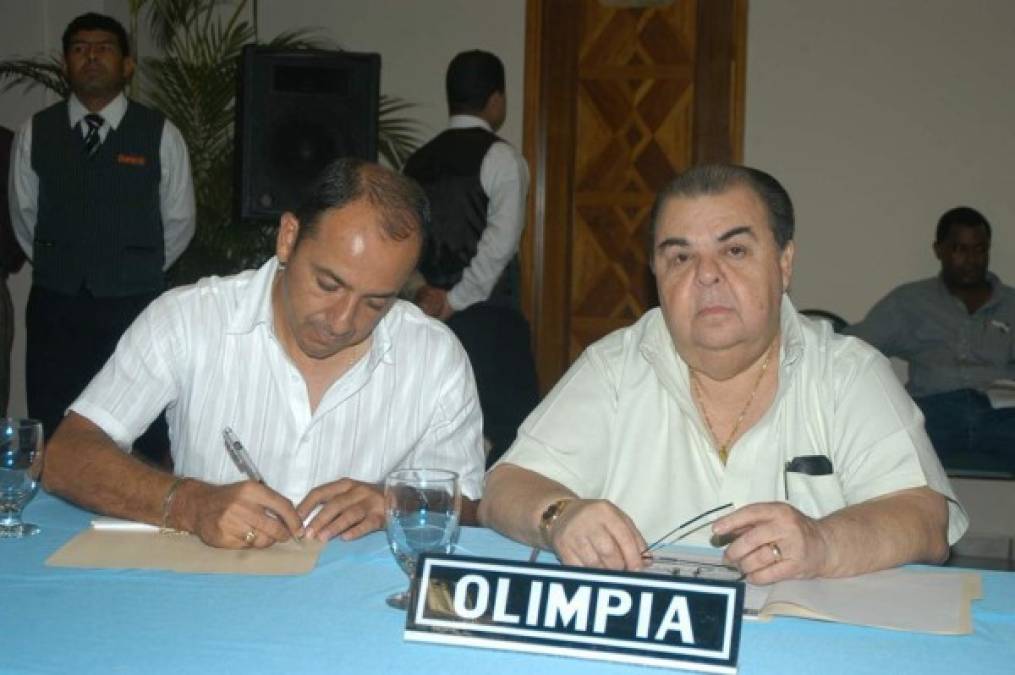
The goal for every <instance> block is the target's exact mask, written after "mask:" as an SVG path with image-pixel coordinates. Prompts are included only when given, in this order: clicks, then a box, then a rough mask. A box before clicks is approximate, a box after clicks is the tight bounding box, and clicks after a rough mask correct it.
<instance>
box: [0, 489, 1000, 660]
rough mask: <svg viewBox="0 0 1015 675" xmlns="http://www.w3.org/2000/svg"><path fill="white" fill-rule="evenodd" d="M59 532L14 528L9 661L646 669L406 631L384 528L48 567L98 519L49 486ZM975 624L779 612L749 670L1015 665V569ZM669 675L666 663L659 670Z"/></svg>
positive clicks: (4, 607) (759, 633)
mask: <svg viewBox="0 0 1015 675" xmlns="http://www.w3.org/2000/svg"><path fill="white" fill-rule="evenodd" d="M26 516H27V520H29V521H30V522H34V523H36V524H38V525H40V526H42V529H43V532H42V533H41V534H39V535H37V536H35V537H32V538H29V539H23V540H6V541H5V540H0V598H2V600H0V671H2V672H3V673H61V674H62V673H103V674H107V673H214V672H221V673H280V672H286V673H357V674H358V673H402V672H405V673H412V674H413V675H422V674H425V673H440V674H441V675H448V674H454V673H476V674H477V675H478V674H480V673H482V674H484V675H485V674H493V675H496V674H498V673H504V674H505V675H519V674H520V673H543V672H552V673H555V674H562V675H563V674H567V673H582V675H597V674H600V673H603V674H605V673H635V672H653V671H652V670H649V671H646V668H644V667H638V666H623V665H616V664H610V663H603V662H596V661H585V660H577V659H567V658H560V657H553V656H542V655H534V654H521V653H508V652H496V651H490V650H483V649H470V648H464V647H452V646H444V645H427V644H416V643H407V642H405V641H403V640H402V629H403V626H404V620H405V616H404V614H403V613H401V612H397V611H395V610H392V609H389V608H388V607H387V606H386V605H385V604H384V598H385V596H387V595H388V594H390V593H392V592H395V591H397V590H400V589H402V588H403V587H404V586H405V585H406V580H405V577H404V576H403V575H402V572H401V571H400V570H399V569H398V567H397V566H396V565H395V562H394V560H393V558H392V556H391V554H390V553H389V551H388V548H387V543H386V540H385V538H384V535H383V534H382V533H375V534H373V535H370V536H368V537H365V538H363V539H361V540H359V541H355V542H350V543H346V542H340V541H334V542H331V543H330V544H329V545H328V546H327V547H326V548H325V549H324V551H323V552H322V554H321V558H320V560H319V561H318V564H317V568H316V569H314V571H313V572H311V573H310V574H308V575H305V576H298V577H254V576H230V575H202V574H175V573H170V572H157V571H148V570H87V569H67V568H55V567H46V566H45V564H44V563H45V560H46V558H47V557H49V556H50V555H51V554H52V553H53V552H54V551H56V550H57V549H58V548H60V547H61V546H62V545H63V544H64V543H66V542H67V541H68V540H70V539H71V538H72V537H73V536H74V535H75V534H77V533H78V532H79V531H80V530H81V529H83V528H84V527H86V526H87V525H88V521H89V520H90V518H91V515H90V514H88V513H86V512H84V511H81V510H80V509H77V508H75V507H73V506H70V505H68V504H66V503H64V502H63V501H61V500H59V499H56V498H54V497H51V496H49V495H45V494H39V495H38V496H37V497H36V499H35V501H33V502H32V503H31V504H30V505H29V506H28V509H27V511H26ZM459 550H460V551H462V552H464V553H470V554H474V555H483V556H493V557H501V558H508V559H513V560H523V559H525V558H526V557H527V555H528V549H525V548H523V547H522V546H520V545H518V544H515V543H514V542H511V541H508V540H506V539H504V538H502V537H500V536H499V535H497V534H495V533H493V532H491V531H488V530H483V529H478V528H465V529H464V531H463V532H462V536H461V542H460V549H459ZM982 574H983V589H984V596H985V597H984V599H983V600H981V601H979V602H977V603H975V605H974V619H975V621H974V623H975V632H974V634H973V635H966V636H934V635H917V634H910V633H900V632H894V631H888V630H877V629H871V628H860V627H855V626H845V625H840V624H831V623H823V622H819V621H806V620H802V619H791V618H782V617H780V618H776V619H774V620H772V621H771V622H768V623H757V622H745V624H744V628H743V635H742V643H741V650H740V671H741V672H742V673H748V674H750V673H820V674H821V675H835V674H836V673H843V674H845V673H849V674H851V675H854V674H857V673H878V674H879V675H880V674H883V673H893V674H894V673H921V674H923V673H948V674H949V675H955V674H960V673H962V674H964V673H976V674H978V675H979V674H983V673H1012V672H1015V575H1013V574H1011V573H1008V572H989V571H985V572H982ZM656 672H661V671H656Z"/></svg>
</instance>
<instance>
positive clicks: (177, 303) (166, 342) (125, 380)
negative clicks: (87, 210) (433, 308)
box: [71, 258, 484, 503]
mask: <svg viewBox="0 0 1015 675" xmlns="http://www.w3.org/2000/svg"><path fill="white" fill-rule="evenodd" d="M277 269H278V263H277V261H276V260H275V259H274V258H273V259H272V260H269V261H268V262H267V263H265V265H264V266H263V267H261V268H260V269H259V270H249V271H246V272H243V273H240V274H237V275H235V276H232V277H226V278H219V277H209V278H206V279H202V280H201V281H199V282H198V283H197V284H195V285H193V286H188V287H185V288H178V289H174V290H171V291H169V292H167V293H165V294H163V295H162V296H161V297H159V298H158V299H157V300H155V301H154V302H153V303H152V304H151V305H150V306H149V307H148V308H147V309H146V310H145V311H144V312H143V313H142V314H141V316H139V317H138V319H137V320H136V321H135V322H134V324H133V325H132V326H131V327H130V328H129V329H128V330H127V332H126V333H125V334H124V336H123V338H122V339H121V340H120V343H119V344H118V345H117V348H116V352H115V353H114V354H113V356H112V358H111V359H110V360H109V362H108V363H106V365H105V366H104V367H103V369H102V370H101V371H100V372H99V374H98V375H96V376H95V379H93V380H92V382H91V383H90V384H89V385H88V387H87V388H86V389H85V391H84V393H82V394H81V396H80V397H79V398H78V400H77V401H75V402H74V403H73V404H72V405H71V410H74V411H75V412H77V413H79V414H81V415H83V416H85V417H87V418H88V419H90V420H91V421H92V422H94V423H95V424H97V425H98V426H99V427H101V428H102V429H103V430H104V431H105V432H106V433H107V434H109V435H110V436H111V437H112V438H113V440H114V441H116V443H117V444H118V445H120V446H121V447H124V448H127V447H129V446H130V444H131V442H133V440H134V439H135V438H137V436H138V435H140V434H141V432H143V431H144V429H145V428H146V427H147V426H148V424H149V423H150V422H151V421H152V420H153V419H154V418H155V416H156V415H158V413H159V412H160V411H161V410H162V409H163V408H165V407H166V406H168V408H167V409H166V418H167V421H168V423H169V436H170V439H171V444H172V455H173V462H174V464H175V468H176V473H177V474H178V475H181V476H190V477H194V478H199V479H201V480H205V481H208V482H210V483H216V484H221V483H231V482H235V481H240V480H243V479H244V476H243V474H241V473H240V471H239V470H238V469H237V468H236V466H235V465H234V464H233V462H232V461H231V460H230V458H229V456H228V454H227V453H226V451H225V446H224V443H223V439H222V429H223V427H225V426H230V427H232V429H233V430H234V431H235V432H236V435H237V436H238V437H239V439H240V440H241V441H242V442H243V443H244V445H245V446H246V447H247V450H248V451H249V453H250V455H251V459H252V460H253V462H254V463H255V464H256V465H257V467H258V469H260V471H261V473H262V474H263V475H264V478H265V482H266V483H267V484H268V485H269V486H271V487H272V488H274V489H275V490H277V491H278V492H280V493H281V494H283V495H285V496H286V497H287V498H289V499H290V500H292V501H293V502H294V503H299V501H300V500H302V499H303V497H305V496H306V494H307V493H308V492H309V491H310V490H311V489H312V488H314V487H316V486H317V485H320V484H322V483H326V482H329V481H334V480H337V479H339V478H343V477H349V478H354V479H357V480H362V481H369V482H376V481H380V480H382V479H383V478H384V476H385V475H387V474H388V473H389V472H390V471H392V470H393V469H396V468H402V467H430V468H444V469H451V470H454V471H457V472H458V473H459V474H460V475H461V479H462V492H463V494H465V496H467V497H470V498H472V499H477V498H479V496H480V495H481V494H482V481H483V462H484V460H483V450H482V441H481V438H482V415H481V413H480V409H479V399H478V398H477V395H476V385H475V381H474V379H473V375H472V368H471V366H470V365H469V360H468V357H467V356H466V354H465V351H464V350H463V349H462V347H461V345H460V344H459V342H458V340H457V339H456V338H455V336H454V335H453V334H452V333H451V331H450V330H449V329H448V328H447V327H446V326H445V325H444V324H443V323H441V322H439V321H436V320H434V319H431V318H429V317H427V316H425V315H424V314H423V313H422V312H421V311H420V310H419V309H418V308H416V307H415V306H414V305H412V304H411V303H407V302H403V301H397V302H396V303H395V304H394V306H393V307H392V308H391V310H390V311H389V312H388V313H387V315H386V316H385V317H384V318H383V319H382V320H381V321H380V323H379V324H378V325H377V328H376V329H375V331H374V336H373V341H372V344H371V348H370V352H369V354H367V355H366V356H365V357H364V358H361V359H360V360H359V362H357V363H356V365H355V366H353V368H352V369H350V370H349V371H348V372H346V373H345V374H344V375H343V376H342V377H341V378H340V379H339V380H338V381H336V382H335V383H334V384H332V386H331V387H330V388H329V389H328V391H327V392H325V394H324V397H323V398H322V399H321V402H320V404H319V405H318V407H317V409H316V410H315V411H314V412H313V414H311V412H310V401H309V397H308V394H307V387H306V383H305V382H304V380H303V377H302V376H301V375H300V373H299V371H298V370H297V369H296V367H295V366H294V365H293V363H292V361H291V360H290V359H289V357H288V355H287V354H286V353H285V350H284V349H283V348H282V346H281V345H280V344H279V342H278V340H277V339H276V337H275V332H274V328H273V319H272V309H271V287H272V280H273V279H274V278H275V274H276V271H277Z"/></svg>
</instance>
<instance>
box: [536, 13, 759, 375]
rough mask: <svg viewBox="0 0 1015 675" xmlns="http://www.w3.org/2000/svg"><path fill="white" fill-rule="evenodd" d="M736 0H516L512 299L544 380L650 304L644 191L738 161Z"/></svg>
mask: <svg viewBox="0 0 1015 675" xmlns="http://www.w3.org/2000/svg"><path fill="white" fill-rule="evenodd" d="M745 32H746V0H669V1H667V0H529V2H528V5H527V18H526V64H525V123H524V137H525V138H524V151H525V155H526V158H527V159H528V161H529V166H530V167H531V169H532V187H531V189H530V197H529V207H530V208H529V215H530V220H529V222H530V226H529V228H528V229H527V230H526V234H525V237H524V239H523V242H522V261H523V265H522V267H523V270H522V287H523V291H522V299H523V305H524V309H525V311H526V314H527V316H528V317H529V320H530V322H531V324H532V328H533V338H534V340H533V341H534V347H535V353H536V362H537V367H538V370H539V375H540V382H541V385H542V387H543V389H544V391H545V390H546V389H548V388H549V387H551V386H552V385H553V384H554V383H555V382H556V381H557V379H559V377H560V375H561V374H562V373H563V372H564V370H565V369H566V368H567V367H568V365H570V363H571V362H572V361H573V360H574V359H575V358H577V356H578V355H579V354H580V353H581V351H582V350H583V349H584V348H585V347H586V346H587V345H588V344H589V343H591V342H594V341H595V340H597V339H599V338H600V337H602V336H604V335H606V334H607V333H609V332H610V331H613V330H615V329H617V328H620V327H622V326H626V325H629V324H630V323H632V322H634V321H635V320H636V319H637V318H638V317H639V316H641V314H642V313H643V312H644V311H645V310H646V309H649V308H650V307H652V306H654V305H655V304H657V300H656V295H655V284H654V280H653V279H652V276H651V273H650V271H649V268H648V240H647V237H648V234H647V232H648V225H649V222H648V221H649V211H650V209H651V206H652V200H653V198H654V196H655V194H656V192H657V191H658V190H659V189H660V188H661V187H662V186H663V185H665V184H666V183H667V182H668V181H669V180H670V179H671V178H673V176H674V175H675V174H677V173H678V172H680V171H682V170H683V169H685V168H687V167H688V166H691V165H692V164H695V163H702V162H708V161H740V158H741V145H742V136H743V114H742V111H743V91H744V84H743V83H744V54H745Z"/></svg>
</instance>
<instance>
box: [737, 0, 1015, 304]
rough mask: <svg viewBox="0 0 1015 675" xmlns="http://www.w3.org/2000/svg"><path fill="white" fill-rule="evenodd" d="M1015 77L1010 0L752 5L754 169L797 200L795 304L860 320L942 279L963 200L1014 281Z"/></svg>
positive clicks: (807, 0)
mask: <svg viewBox="0 0 1015 675" xmlns="http://www.w3.org/2000/svg"><path fill="white" fill-rule="evenodd" d="M1013 68H1015V3H1012V2H1010V0H975V1H964V0H853V1H852V2H839V1H837V0H820V1H814V0H752V2H751V5H750V15H749V23H748V59H747V101H746V110H747V118H746V119H747V129H746V138H745V151H744V155H745V158H744V159H745V161H746V162H747V163H749V164H752V165H755V166H758V167H759V168H763V169H766V170H768V171H770V172H771V173H773V174H774V175H775V176H776V177H778V178H779V179H780V180H782V181H784V183H785V185H786V186H787V188H788V189H789V192H790V194H791V195H792V197H793V199H794V201H795V203H796V206H797V216H798V217H797V223H798V228H799V232H798V236H797V246H798V255H797V265H796V276H795V279H794V282H793V291H792V294H793V297H794V299H795V301H796V302H797V306H798V307H801V308H802V307H804V306H811V307H822V308H825V309H829V310H832V311H835V312H837V313H839V314H842V315H843V316H845V317H846V318H847V319H848V320H851V321H854V320H858V319H860V318H861V317H862V316H863V314H864V313H865V312H866V311H867V309H869V307H870V305H871V304H872V303H873V302H875V301H876V300H877V299H878V298H879V297H881V296H882V295H884V293H886V292H887V291H888V290H889V289H891V288H893V287H894V286H896V285H898V284H899V283H901V282H904V281H909V280H913V279H916V278H920V277H924V276H930V275H932V274H935V273H936V272H937V270H938V265H937V261H936V260H935V259H934V257H933V253H932V252H931V249H930V245H931V241H932V240H933V237H934V226H935V224H936V223H937V219H938V217H939V216H940V215H941V213H943V212H944V211H945V210H947V209H948V208H950V207H952V206H958V205H960V204H966V205H970V206H973V207H975V208H977V209H979V210H980V211H981V212H983V214H984V215H985V216H986V217H987V219H988V220H989V221H990V222H991V224H992V225H993V227H994V241H993V255H992V268H993V270H994V271H995V272H996V273H998V274H999V275H1000V276H1001V278H1002V279H1005V280H1007V281H1008V282H1009V283H1013V282H1015V269H1013V262H1015V230H1013V228H1012V224H1013V223H1015V202H1013V201H1012V199H1011V195H1012V194H1013V187H1015V185H1013V180H1015V172H1013V171H1012V160H1013V158H1015V132H1013V125H1015V87H1013V86H1012V83H1013V75H1012V71H1013Z"/></svg>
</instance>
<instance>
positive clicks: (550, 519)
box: [539, 497, 574, 548]
mask: <svg viewBox="0 0 1015 675" xmlns="http://www.w3.org/2000/svg"><path fill="white" fill-rule="evenodd" d="M573 501H574V498H573V497H564V498H563V499H558V500H557V501H555V502H553V503H552V504H550V505H549V506H547V507H546V510H545V511H543V515H542V516H540V517H539V532H540V534H542V536H543V543H544V544H545V545H546V547H547V548H553V542H552V541H550V530H551V529H553V524H554V523H555V522H557V519H558V518H560V514H562V513H564V509H566V508H567V505H568V504H570V503H571V502H573Z"/></svg>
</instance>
